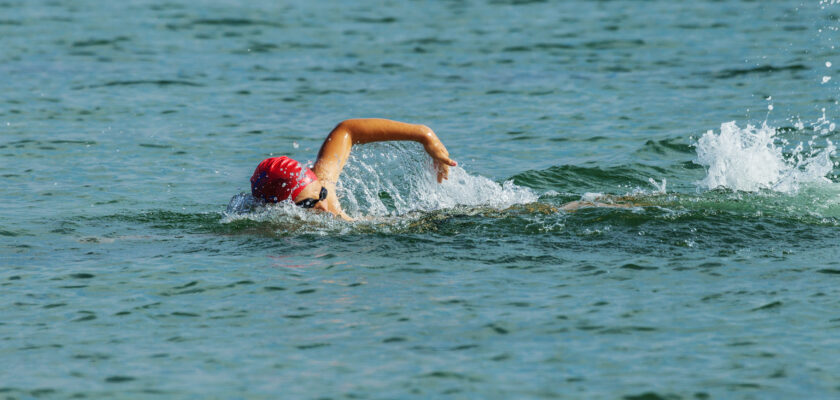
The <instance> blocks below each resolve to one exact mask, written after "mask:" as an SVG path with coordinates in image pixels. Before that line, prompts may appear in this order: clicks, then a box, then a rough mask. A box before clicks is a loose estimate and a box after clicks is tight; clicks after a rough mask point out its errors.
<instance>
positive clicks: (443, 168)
mask: <svg viewBox="0 0 840 400" xmlns="http://www.w3.org/2000/svg"><path fill="white" fill-rule="evenodd" d="M435 171H437V181H438V183H443V180H444V179H449V165H446V164H444V163H442V162H440V161H438V160H435Z"/></svg>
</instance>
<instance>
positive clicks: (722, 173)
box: [695, 121, 836, 193]
mask: <svg viewBox="0 0 840 400" xmlns="http://www.w3.org/2000/svg"><path fill="white" fill-rule="evenodd" d="M815 128H816V127H815ZM777 133H778V132H777V130H776V129H775V128H773V127H770V126H768V125H767V124H766V123H765V124H762V126H760V127H756V126H753V125H747V126H746V127H745V128H739V127H738V125H736V124H735V122H734V121H733V122H727V123H724V124H721V126H720V133H717V134H716V133H715V132H713V131H711V130H710V131H708V132H706V133H705V134H704V135H703V136H702V137H701V138H700V139H699V140H698V141H697V143H696V145H695V147H696V149H697V163H699V164H701V165H703V166H704V167H706V171H707V174H706V177H705V178H704V179H703V180H701V181H699V182H697V184H698V185H699V186H700V187H703V188H706V189H716V188H727V189H732V190H739V191H748V192H754V191H759V190H762V189H768V190H772V191H776V192H783V193H795V192H797V191H798V190H799V188H800V185H802V184H804V183H821V182H831V180H830V179H828V178H827V175H829V174H830V173H831V172H832V170H833V167H834V163H833V162H832V160H831V156H833V155H834V154H835V150H836V149H835V147H834V144H833V143H832V142H831V141H830V140H828V139H826V146H825V147H823V148H819V147H818V146H817V145H816V143H815V142H814V140H811V141H809V142H808V144H807V150H806V146H805V145H804V144H803V143H799V144H798V145H797V146H795V147H794V148H792V149H791V150H790V151H789V154H787V155H786V154H785V153H784V151H783V150H784V148H785V146H787V145H788V144H789V143H788V141H787V140H785V139H783V138H780V137H778V135H777ZM812 139H816V136H814V137H813V138H812Z"/></svg>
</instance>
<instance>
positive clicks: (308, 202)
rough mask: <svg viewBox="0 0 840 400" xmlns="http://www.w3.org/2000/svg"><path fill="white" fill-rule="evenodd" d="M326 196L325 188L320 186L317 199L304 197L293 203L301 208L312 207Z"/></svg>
mask: <svg viewBox="0 0 840 400" xmlns="http://www.w3.org/2000/svg"><path fill="white" fill-rule="evenodd" d="M326 198H327V188H325V187H323V186H321V193H319V194H318V198H317V199H304V200H301V201H299V202H297V203H295V205H296V206H300V207H303V208H312V207H315V204H317V203H318V202H319V201H322V200H324V199H326Z"/></svg>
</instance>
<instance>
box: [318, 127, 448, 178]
mask: <svg viewBox="0 0 840 400" xmlns="http://www.w3.org/2000/svg"><path fill="white" fill-rule="evenodd" d="M389 140H410V141H414V142H418V143H421V144H422V145H423V148H425V149H426V152H427V153H429V156H431V157H432V159H433V160H434V162H435V167H436V170H437V172H438V174H437V178H438V182H442V181H443V180H444V179H447V178H448V176H449V167H450V166H452V167H454V166H456V165H458V164H457V163H456V162H455V161H452V160H451V159H450V158H449V152H448V151H447V150H446V147H445V146H444V145H443V143H441V141H440V139H438V137H437V135H435V132H434V131H432V130H431V129H430V128H429V127H428V126H425V125H416V124H407V123H405V122H398V121H391V120H387V119H379V118H366V119H348V120H346V121H342V122H341V123H339V124H338V125H336V127H335V128H334V129H333V130H332V132H330V134H329V135H328V136H327V138H326V140H324V144H323V145H321V150H320V151H319V152H318V160H317V161H315V166H314V168H313V169H314V171H315V174H316V175H318V178H319V179H322V180H327V181H329V182H333V183H335V182H337V181H338V176H339V175H340V174H341V170H342V169H344V165H345V164H346V163H347V159H348V157H350V149H351V148H352V147H353V145H354V144H364V143H371V142H383V141H389Z"/></svg>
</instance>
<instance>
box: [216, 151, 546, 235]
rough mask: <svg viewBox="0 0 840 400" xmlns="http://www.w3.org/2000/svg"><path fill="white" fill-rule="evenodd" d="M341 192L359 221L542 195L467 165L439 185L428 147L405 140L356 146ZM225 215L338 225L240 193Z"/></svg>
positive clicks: (503, 204)
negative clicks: (475, 172) (469, 169)
mask: <svg viewBox="0 0 840 400" xmlns="http://www.w3.org/2000/svg"><path fill="white" fill-rule="evenodd" d="M337 190H338V195H339V198H340V199H341V203H342V206H343V208H344V210H345V212H347V213H348V214H349V215H351V216H353V217H355V218H359V219H370V218H372V217H374V218H375V217H393V216H400V215H405V214H408V213H411V212H414V211H421V212H430V211H437V210H444V209H450V208H454V207H461V206H467V207H485V208H486V207H489V208H493V209H504V208H508V207H510V206H513V205H516V204H527V203H532V202H535V201H537V199H538V197H539V196H538V195H537V194H536V193H534V192H533V191H532V190H531V189H528V188H525V187H521V186H517V185H515V184H514V183H513V182H512V181H507V182H504V183H502V184H499V183H496V182H494V181H492V180H490V179H488V178H485V177H483V176H478V175H471V174H469V173H467V172H466V171H465V170H464V169H463V168H461V167H454V168H451V169H450V172H449V179H448V180H445V181H443V183H437V181H436V179H435V176H434V174H433V173H432V164H431V160H430V159H429V158H428V156H426V155H425V153H424V152H423V149H422V147H419V146H412V145H411V144H405V143H376V144H371V145H365V146H359V147H356V148H354V149H353V154H352V155H351V158H350V160H349V161H348V163H347V165H346V166H345V169H344V172H343V173H342V176H341V179H340V180H339V182H338V185H337ZM225 214H226V216H225V218H224V221H223V222H232V221H237V220H242V219H248V220H256V221H275V222H280V220H284V221H285V220H287V219H292V220H306V221H308V222H319V223H326V224H328V225H333V224H334V223H333V222H327V221H328V220H329V217H327V219H324V218H323V216H315V215H317V214H316V213H311V212H307V211H304V210H301V209H300V208H298V207H294V206H292V205H291V204H277V205H271V206H268V207H260V206H259V204H258V203H256V202H255V200H254V199H253V198H252V197H251V196H250V194H246V193H243V194H239V195H236V196H234V197H233V198H232V199H231V201H230V203H229V204H228V208H227V211H226V213H225ZM278 218H279V219H278ZM313 218H314V219H313Z"/></svg>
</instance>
